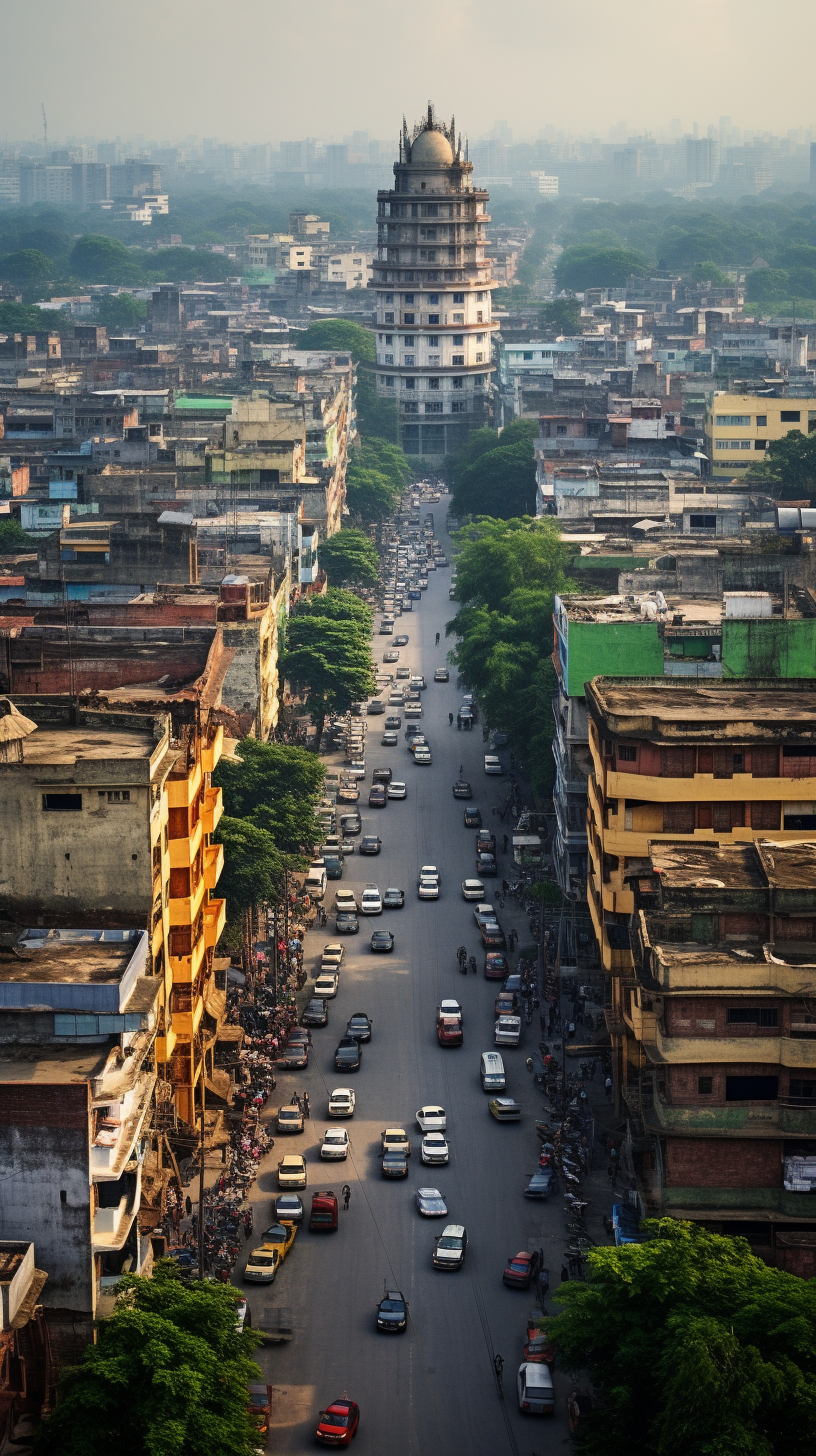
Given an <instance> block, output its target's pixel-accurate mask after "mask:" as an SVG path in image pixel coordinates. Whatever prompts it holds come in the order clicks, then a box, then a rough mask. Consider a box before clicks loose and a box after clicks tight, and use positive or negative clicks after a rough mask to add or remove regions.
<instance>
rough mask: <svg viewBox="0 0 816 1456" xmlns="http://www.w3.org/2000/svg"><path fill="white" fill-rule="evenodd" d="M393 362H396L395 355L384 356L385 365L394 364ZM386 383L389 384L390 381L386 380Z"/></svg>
mask: <svg viewBox="0 0 816 1456" xmlns="http://www.w3.org/2000/svg"><path fill="white" fill-rule="evenodd" d="M393 362H394V355H393V354H383V364H393ZM385 382H386V384H387V383H388V380H386V381H385Z"/></svg>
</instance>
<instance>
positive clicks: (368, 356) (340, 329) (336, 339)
mask: <svg viewBox="0 0 816 1456" xmlns="http://www.w3.org/2000/svg"><path fill="white" fill-rule="evenodd" d="M297 347H298V348H299V349H309V350H314V351H315V352H318V351H320V350H326V351H327V352H329V351H331V352H332V353H340V352H342V353H344V354H350V355H351V357H352V359H353V360H354V362H355V364H359V363H361V362H362V361H365V362H366V363H368V364H374V363H375V362H376V358H377V350H376V345H375V342H374V335H373V333H372V332H371V330H370V329H366V328H363V325H362V324H355V323H352V322H351V321H350V320H349V319H315V321H314V322H313V323H311V324H309V327H308V329H306V331H305V332H304V333H302V334H301V335H300V338H299V339H298V341H297Z"/></svg>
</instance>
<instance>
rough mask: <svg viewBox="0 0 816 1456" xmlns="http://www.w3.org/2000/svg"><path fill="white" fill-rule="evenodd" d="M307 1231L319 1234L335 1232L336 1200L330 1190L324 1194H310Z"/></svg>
mask: <svg viewBox="0 0 816 1456" xmlns="http://www.w3.org/2000/svg"><path fill="white" fill-rule="evenodd" d="M309 1230H310V1232H313V1233H320V1234H326V1233H331V1232H332V1231H334V1232H336V1231H337V1199H336V1197H335V1195H334V1194H333V1193H332V1191H331V1189H329V1190H328V1191H327V1192H324V1193H313V1194H312V1211H311V1213H310V1214H309Z"/></svg>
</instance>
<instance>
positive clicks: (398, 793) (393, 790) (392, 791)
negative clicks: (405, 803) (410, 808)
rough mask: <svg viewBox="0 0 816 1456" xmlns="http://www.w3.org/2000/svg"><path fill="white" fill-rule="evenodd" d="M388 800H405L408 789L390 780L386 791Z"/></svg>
mask: <svg viewBox="0 0 816 1456" xmlns="http://www.w3.org/2000/svg"><path fill="white" fill-rule="evenodd" d="M386 794H387V797H388V798H389V799H405V798H407V797H408V789H407V788H406V786H405V784H403V783H399V782H398V781H397V780H395V779H392V780H391V783H390V784H389V785H388V788H387V790H386Z"/></svg>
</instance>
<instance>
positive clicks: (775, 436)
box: [705, 394, 816, 479]
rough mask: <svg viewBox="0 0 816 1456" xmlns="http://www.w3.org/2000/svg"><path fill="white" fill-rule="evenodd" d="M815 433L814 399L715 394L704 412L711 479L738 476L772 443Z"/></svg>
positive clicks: (763, 454)
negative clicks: (795, 433)
mask: <svg viewBox="0 0 816 1456" xmlns="http://www.w3.org/2000/svg"><path fill="white" fill-rule="evenodd" d="M814 429H816V398H806V399H802V398H798V397H796V396H794V395H783V394H779V395H777V396H774V397H769V396H768V395H762V394H715V395H714V398H713V400H712V401H711V404H710V405H708V407H707V408H706V416H705V437H706V454H707V455H708V458H709V461H710V462H711V472H712V475H715V476H720V477H723V476H727V477H728V478H729V479H730V478H731V477H733V476H734V475H739V474H742V473H743V472H744V471H746V470H747V469H748V467H749V465H753V464H755V463H756V462H757V461H758V460H762V459H764V456H765V451H766V449H767V447H768V445H769V444H770V442H771V441H772V440H781V439H782V437H783V436H784V435H787V434H788V432H789V431H790V430H798V431H799V432H800V434H803V435H806V434H808V433H809V432H810V431H811V430H814Z"/></svg>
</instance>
